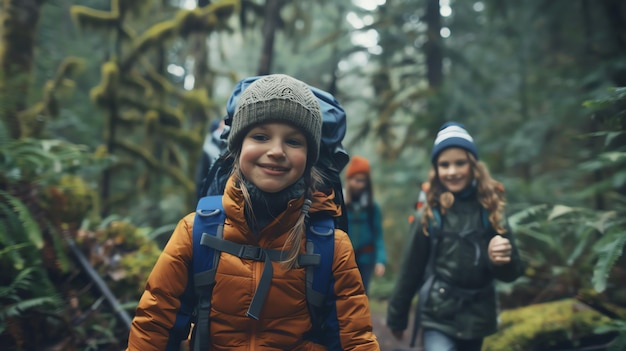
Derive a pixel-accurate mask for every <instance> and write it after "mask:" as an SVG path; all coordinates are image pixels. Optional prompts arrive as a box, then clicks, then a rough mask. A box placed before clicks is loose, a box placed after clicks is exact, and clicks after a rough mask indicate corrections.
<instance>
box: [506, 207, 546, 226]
mask: <svg viewBox="0 0 626 351" xmlns="http://www.w3.org/2000/svg"><path fill="white" fill-rule="evenodd" d="M547 209H548V205H545V204H543V205H536V206H531V207H528V208H526V209H524V210H522V211H519V212H517V213H515V214H513V215H511V216H509V218H508V220H509V225H511V228H513V230H514V231H515V230H516V228H517V227H518V226H519V225H521V223H522V222H523V221H524V220H525V219H528V218H529V217H532V216H535V215H537V214H538V213H541V212H543V211H546V210H547Z"/></svg>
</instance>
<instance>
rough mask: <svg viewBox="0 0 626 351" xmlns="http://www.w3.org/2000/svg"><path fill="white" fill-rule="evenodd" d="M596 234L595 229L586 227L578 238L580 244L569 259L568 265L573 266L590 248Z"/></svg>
mask: <svg viewBox="0 0 626 351" xmlns="http://www.w3.org/2000/svg"><path fill="white" fill-rule="evenodd" d="M594 232H595V228H594V227H592V226H586V227H584V228H583V230H582V234H581V235H580V236H579V237H578V243H577V244H576V247H574V250H572V252H571V253H570V255H569V257H568V258H567V265H568V266H571V265H573V264H574V262H575V261H576V260H577V259H578V258H579V257H580V255H581V254H582V253H583V252H584V251H585V249H587V248H588V247H589V241H590V240H591V234H593V233H594Z"/></svg>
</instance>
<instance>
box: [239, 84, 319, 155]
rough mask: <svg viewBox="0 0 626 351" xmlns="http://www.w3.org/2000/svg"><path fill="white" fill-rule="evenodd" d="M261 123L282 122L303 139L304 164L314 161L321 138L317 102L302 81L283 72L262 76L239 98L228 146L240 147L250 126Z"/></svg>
mask: <svg viewBox="0 0 626 351" xmlns="http://www.w3.org/2000/svg"><path fill="white" fill-rule="evenodd" d="M265 122H285V123H288V124H290V125H292V126H294V127H296V128H298V129H299V130H300V131H301V132H302V133H303V134H304V135H305V137H306V138H307V151H308V155H307V163H308V164H309V165H313V164H315V162H317V158H318V157H319V150H320V140H321V137H322V112H321V110H320V105H319V102H318V101H317V98H316V97H315V95H313V92H312V91H311V89H310V88H309V87H308V85H306V84H305V83H303V82H301V81H299V80H297V79H295V78H292V77H290V76H287V75H284V74H273V75H269V76H263V77H261V78H259V79H258V80H256V81H254V82H252V83H251V84H250V85H249V86H248V87H247V88H246V89H245V90H244V91H243V92H242V93H241V96H240V97H239V102H238V103H237V108H236V109H235V114H234V116H233V122H232V125H231V128H230V134H229V136H228V148H229V149H230V150H234V149H235V148H238V147H241V143H242V140H243V138H244V136H245V135H246V133H247V132H248V131H249V130H250V128H252V127H254V126H256V125H258V124H261V123H265Z"/></svg>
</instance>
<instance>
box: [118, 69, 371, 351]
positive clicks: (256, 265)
mask: <svg viewBox="0 0 626 351" xmlns="http://www.w3.org/2000/svg"><path fill="white" fill-rule="evenodd" d="M321 130H322V116H321V112H320V107H319V103H318V101H317V98H316V97H315V96H314V95H313V93H312V92H311V90H310V89H309V87H308V86H307V85H306V84H304V83H303V82H301V81H299V80H296V79H294V78H291V77H289V76H286V75H270V76H265V77H262V78H260V79H258V80H256V81H254V82H253V83H252V84H250V86H248V87H247V88H246V90H244V91H243V93H242V94H241V97H240V99H239V102H238V105H237V108H236V111H235V114H234V117H233V121H232V126H231V131H230V134H229V139H228V147H229V152H230V154H231V156H232V157H233V159H234V163H233V170H232V174H231V176H230V179H229V180H228V183H227V185H226V188H225V190H224V195H223V198H222V202H223V207H224V211H225V214H226V220H225V222H224V228H223V239H224V241H229V242H231V243H233V244H237V245H240V246H241V247H244V248H248V247H255V248H260V249H261V250H262V251H263V252H270V251H281V252H285V257H284V260H282V261H279V262H271V263H265V262H262V261H255V260H252V259H246V258H240V257H238V256H235V255H231V254H229V253H226V252H221V253H220V259H219V264H218V265H217V270H216V272H215V285H214V288H213V293H212V298H211V309H210V316H209V317H210V318H209V328H208V329H209V330H208V333H209V346H208V349H209V350H320V351H321V350H327V349H332V350H368V351H369V350H378V349H379V347H378V343H377V341H376V337H375V336H374V334H373V333H372V324H371V318H370V314H369V306H368V301H367V297H366V296H365V289H364V288H363V283H362V282H361V277H360V275H359V271H358V269H357V266H356V263H355V260H354V253H353V251H352V246H351V244H350V240H349V239H348V236H347V235H346V233H345V232H343V231H341V230H335V234H334V256H333V260H332V276H331V279H332V282H331V284H330V287H331V289H332V291H331V292H330V295H332V298H330V299H328V300H326V301H325V304H326V305H325V306H326V307H327V308H328V310H329V311H330V312H329V314H328V319H326V321H327V323H326V324H325V326H324V329H323V330H320V331H317V330H316V333H313V332H312V329H313V325H312V318H311V316H310V314H309V309H308V304H307V296H306V294H307V291H306V290H307V289H306V280H307V278H308V275H307V271H306V269H305V268H304V267H301V266H300V265H299V264H298V262H299V261H298V258H299V256H300V255H301V254H303V253H305V252H306V250H305V246H306V242H305V241H306V240H305V233H306V229H305V227H306V224H307V220H308V217H309V214H310V215H317V214H320V213H324V212H325V213H327V214H330V215H331V216H338V215H339V214H340V209H339V207H338V206H337V205H336V204H335V203H334V201H333V197H334V194H333V193H332V191H331V192H330V193H324V192H321V191H318V188H317V185H318V184H319V182H320V179H319V175H318V174H319V173H318V172H317V170H316V168H315V163H316V161H317V159H318V154H319V148H320V140H321ZM194 219H195V213H193V214H190V215H188V216H186V217H185V218H183V219H182V220H181V221H180V222H179V224H178V226H177V228H176V229H175V231H174V233H173V235H172V237H171V238H170V240H169V242H168V244H167V246H166V247H165V249H164V251H163V253H162V254H161V257H160V258H159V260H158V262H157V263H156V265H155V267H154V269H153V271H152V273H151V274H150V277H149V278H148V282H147V284H146V290H145V292H144V294H143V296H142V297H141V300H140V302H139V306H138V307H137V312H136V315H135V318H134V320H133V323H132V327H131V332H130V337H129V341H128V349H129V350H141V351H146V350H177V349H178V346H179V344H180V341H181V340H180V338H181V337H183V338H186V336H187V334H183V335H180V333H178V334H177V333H174V332H173V330H174V328H175V324H176V323H177V319H176V315H177V313H178V312H179V310H180V309H181V296H182V295H183V294H184V293H185V291H186V289H188V287H189V286H190V285H189V284H191V286H193V284H192V283H191V282H190V281H189V280H190V279H188V276H189V272H190V270H191V266H190V265H191V262H192V252H193V251H192V228H193V224H194ZM281 257H282V254H281ZM265 264H271V266H272V269H270V270H269V271H270V272H271V271H272V270H273V273H272V277H271V278H272V279H271V281H270V286H269V288H268V290H266V291H267V295H266V296H265V297H264V300H263V298H261V299H260V300H263V301H264V302H262V305H261V306H262V307H261V309H260V313H259V314H256V313H255V314H252V313H250V310H252V308H251V306H252V305H253V304H254V303H255V296H256V292H257V291H258V290H259V289H260V281H261V280H262V279H263V277H262V276H263V275H265V274H264V271H265V268H267V267H265ZM262 272H263V273H262ZM201 332H202V331H201ZM205 332H206V330H205ZM322 344H323V345H322ZM327 345H333V347H332V348H330V347H327ZM195 351H208V350H195Z"/></svg>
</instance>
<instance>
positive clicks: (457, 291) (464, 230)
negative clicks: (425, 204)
mask: <svg viewBox="0 0 626 351" xmlns="http://www.w3.org/2000/svg"><path fill="white" fill-rule="evenodd" d="M482 211H483V210H482V209H481V205H480V204H479V203H478V200H477V199H476V196H475V195H472V196H470V197H469V198H465V199H461V198H458V197H457V198H455V202H454V204H453V205H452V207H451V208H450V209H448V210H447V211H446V213H445V215H443V216H442V223H443V225H442V227H441V228H438V227H439V226H432V227H433V229H432V230H436V231H437V232H436V233H431V235H429V236H426V235H425V234H424V233H423V231H422V226H421V223H420V222H421V218H422V213H421V212H420V213H418V215H417V216H416V217H415V218H416V220H415V221H414V223H413V225H412V227H411V233H410V240H411V242H410V245H408V246H407V250H406V251H405V253H404V257H403V262H402V268H401V271H400V275H399V277H398V281H397V283H396V286H395V289H394V292H393V295H392V296H391V299H390V301H389V307H388V313H387V325H388V326H389V328H391V329H392V330H405V329H406V328H407V325H408V317H409V310H410V306H411V301H412V299H413V297H414V296H415V294H416V293H418V291H419V293H420V299H423V300H422V303H418V306H419V307H418V310H420V311H419V318H416V321H418V322H419V323H420V325H421V326H422V327H424V328H431V329H436V330H439V331H441V332H443V333H445V334H448V335H450V336H452V337H455V338H458V339H478V338H483V337H485V336H488V335H490V334H493V333H494V332H496V330H497V313H498V305H497V299H496V292H495V287H494V280H500V281H504V282H512V281H514V280H515V279H517V278H518V277H519V276H521V275H522V274H523V272H524V267H523V263H522V261H521V259H520V256H519V253H518V250H517V247H516V245H515V240H514V239H513V235H512V233H511V231H510V229H509V231H508V232H507V233H506V234H504V237H505V238H507V239H509V240H510V242H511V245H512V246H513V251H512V256H511V262H509V263H507V264H505V265H500V266H497V265H495V264H493V263H492V262H491V260H490V259H489V257H488V253H487V247H488V244H489V241H490V240H491V238H493V237H494V236H495V235H497V234H496V232H495V231H494V230H493V229H492V228H491V226H487V228H483V227H484V225H483V213H482ZM433 237H436V238H438V244H437V245H436V247H437V248H436V251H437V252H436V253H435V252H432V251H431V246H433V244H432V242H431V241H432V240H433V239H432V238H433ZM431 254H435V255H436V256H435V257H434V265H433V269H432V272H433V274H430V275H429V274H427V271H428V269H427V265H428V261H429V255H431ZM423 295H427V297H426V298H425V299H424V297H423Z"/></svg>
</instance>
